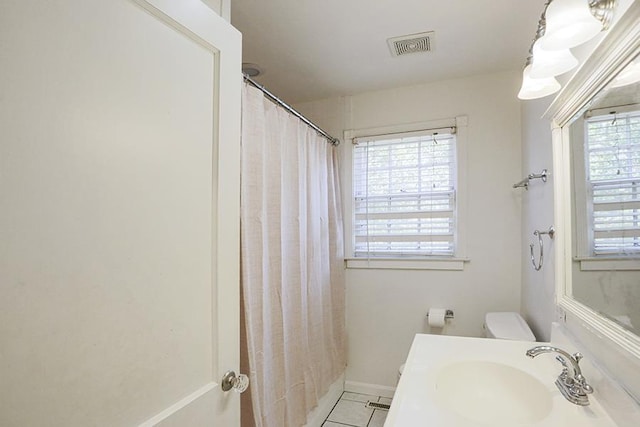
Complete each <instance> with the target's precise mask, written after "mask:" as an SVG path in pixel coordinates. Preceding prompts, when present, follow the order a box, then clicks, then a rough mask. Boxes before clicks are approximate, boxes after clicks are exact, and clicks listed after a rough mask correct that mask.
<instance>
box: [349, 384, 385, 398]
mask: <svg viewBox="0 0 640 427" xmlns="http://www.w3.org/2000/svg"><path fill="white" fill-rule="evenodd" d="M344 391H348V392H351V393H360V394H370V395H372V396H382V397H389V398H392V397H393V394H394V393H395V392H396V388H395V387H389V386H386V385H377V384H367V383H359V382H356V381H345V383H344Z"/></svg>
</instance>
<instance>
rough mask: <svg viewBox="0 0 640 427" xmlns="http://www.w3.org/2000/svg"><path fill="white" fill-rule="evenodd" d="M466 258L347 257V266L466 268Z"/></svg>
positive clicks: (408, 268)
mask: <svg viewBox="0 0 640 427" xmlns="http://www.w3.org/2000/svg"><path fill="white" fill-rule="evenodd" d="M465 262H469V259H466V258H432V259H416V258H346V259H345V264H346V267H347V268H352V269H379V270H452V271H462V270H464V264H465Z"/></svg>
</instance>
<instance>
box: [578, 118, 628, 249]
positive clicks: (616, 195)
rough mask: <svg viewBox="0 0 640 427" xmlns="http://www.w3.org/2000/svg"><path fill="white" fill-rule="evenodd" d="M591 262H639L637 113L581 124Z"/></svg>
mask: <svg viewBox="0 0 640 427" xmlns="http://www.w3.org/2000/svg"><path fill="white" fill-rule="evenodd" d="M585 134H586V136H587V137H586V146H585V166H586V168H585V172H586V173H585V175H586V186H587V188H586V190H587V216H588V219H587V221H588V223H589V234H590V235H589V236H588V239H587V240H588V242H589V247H590V252H591V255H592V256H620V255H635V256H640V111H634V112H630V113H618V114H614V115H613V116H612V115H606V116H597V117H591V118H589V119H587V120H586V121H585Z"/></svg>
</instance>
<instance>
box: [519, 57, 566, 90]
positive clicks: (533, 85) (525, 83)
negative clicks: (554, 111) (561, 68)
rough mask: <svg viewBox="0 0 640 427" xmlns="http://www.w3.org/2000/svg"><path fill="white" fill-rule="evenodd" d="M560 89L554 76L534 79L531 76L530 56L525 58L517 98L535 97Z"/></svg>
mask: <svg viewBox="0 0 640 427" xmlns="http://www.w3.org/2000/svg"><path fill="white" fill-rule="evenodd" d="M559 90H560V83H558V81H557V80H556V79H555V77H553V76H551V77H545V78H541V79H534V78H532V77H531V57H529V58H527V65H526V67H524V71H523V72H522V87H521V88H520V92H519V93H518V98H520V99H523V100H527V99H536V98H543V97H545V96H548V95H551V94H553V93H556V92H557V91H559Z"/></svg>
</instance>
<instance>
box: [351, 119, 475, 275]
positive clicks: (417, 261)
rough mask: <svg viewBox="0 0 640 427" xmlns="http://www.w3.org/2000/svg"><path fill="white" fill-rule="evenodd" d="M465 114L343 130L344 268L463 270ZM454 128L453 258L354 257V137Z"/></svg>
mask: <svg viewBox="0 0 640 427" xmlns="http://www.w3.org/2000/svg"><path fill="white" fill-rule="evenodd" d="M467 123H468V119H467V116H458V117H455V118H450V119H442V120H430V121H424V122H416V123H409V124H399V125H391V126H382V127H375V128H364V129H353V130H347V131H345V132H344V141H345V146H347V147H346V149H345V150H344V152H343V153H344V155H345V159H344V160H345V162H344V163H343V165H344V170H345V172H346V173H345V174H344V175H343V176H344V177H345V179H344V187H343V188H344V189H345V191H344V193H343V194H344V212H345V215H344V232H345V233H344V235H345V239H344V244H345V261H346V267H347V268H356V269H367V268H376V269H404V270H463V269H464V264H465V262H468V261H469V260H468V258H466V253H467V252H466V235H467V234H466V224H467V221H466V214H467V180H466V170H467ZM454 126H455V127H456V164H457V166H456V169H457V177H456V183H457V188H456V218H457V220H456V230H455V252H454V255H453V256H452V257H449V256H448V257H437V256H432V255H421V256H415V257H370V258H366V257H355V256H354V253H355V251H354V249H355V234H354V229H353V226H354V220H355V209H354V199H353V172H354V171H353V155H354V153H353V152H354V144H353V141H354V139H356V138H366V137H373V136H379V135H384V134H397V133H405V132H418V131H424V130H431V129H442V128H450V127H454Z"/></svg>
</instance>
